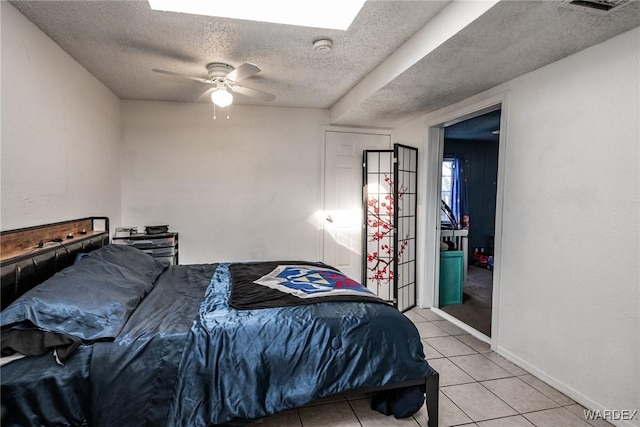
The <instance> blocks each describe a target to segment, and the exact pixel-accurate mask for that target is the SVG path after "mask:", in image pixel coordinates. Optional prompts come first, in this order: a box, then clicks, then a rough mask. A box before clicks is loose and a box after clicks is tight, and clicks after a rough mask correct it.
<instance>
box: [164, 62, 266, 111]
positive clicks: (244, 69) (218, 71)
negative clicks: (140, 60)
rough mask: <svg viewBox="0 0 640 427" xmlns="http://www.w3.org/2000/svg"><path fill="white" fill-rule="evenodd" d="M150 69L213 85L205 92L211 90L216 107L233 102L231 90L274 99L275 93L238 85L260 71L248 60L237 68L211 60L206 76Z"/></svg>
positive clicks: (255, 96) (263, 98) (264, 99)
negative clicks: (207, 75)
mask: <svg viewBox="0 0 640 427" xmlns="http://www.w3.org/2000/svg"><path fill="white" fill-rule="evenodd" d="M152 71H154V72H156V73H160V74H168V75H170V76H176V77H182V78H186V79H190V80H195V81H197V82H201V83H205V84H208V85H213V86H214V87H213V88H209V89H207V90H206V91H205V94H206V93H207V92H210V91H211V101H212V102H213V103H214V104H216V105H217V106H218V107H227V106H229V105H231V103H232V102H233V94H232V93H231V92H235V93H240V94H242V95H247V96H251V97H254V98H258V99H260V100H262V101H267V102H268V101H273V100H274V99H276V97H275V95H272V94H270V93H267V92H262V91H259V90H256V89H251V88H248V87H245V86H239V85H238V82H240V81H242V80H244V79H246V78H248V77H251V76H253V75H254V74H256V73H259V72H260V68H259V67H258V66H257V65H254V64H251V63H249V62H245V63H244V64H241V65H240V66H239V67H237V68H234V67H232V66H231V65H229V64H224V63H222V62H212V63H210V64H207V71H208V74H209V77H208V78H206V77H196V76H189V75H187V74H181V73H174V72H173V71H165V70H158V69H156V68H154V69H153V70H152ZM203 95H204V94H203ZM203 95H201V96H200V97H202V96H203Z"/></svg>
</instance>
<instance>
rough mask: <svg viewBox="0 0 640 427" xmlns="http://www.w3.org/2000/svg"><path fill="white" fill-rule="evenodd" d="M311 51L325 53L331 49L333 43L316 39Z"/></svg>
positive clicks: (329, 40)
mask: <svg viewBox="0 0 640 427" xmlns="http://www.w3.org/2000/svg"><path fill="white" fill-rule="evenodd" d="M313 49H314V50H315V51H316V52H321V53H327V52H331V49H333V42H332V41H331V39H318V40H316V41H314V42H313Z"/></svg>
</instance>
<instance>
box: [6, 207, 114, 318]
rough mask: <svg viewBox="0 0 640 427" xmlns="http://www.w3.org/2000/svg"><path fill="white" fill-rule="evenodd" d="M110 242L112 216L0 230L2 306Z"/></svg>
mask: <svg viewBox="0 0 640 427" xmlns="http://www.w3.org/2000/svg"><path fill="white" fill-rule="evenodd" d="M108 244H109V218H107V217H88V218H80V219H74V220H70V221H62V222H56V223H52V224H45V225H37V226H34V227H27V228H20V229H16V230H7V231H2V232H0V288H1V294H0V297H1V301H0V302H1V306H2V309H4V308H5V307H6V306H8V305H9V304H11V303H12V302H13V301H15V299H16V298H18V297H19V296H20V295H22V294H23V293H25V292H27V291H28V290H29V289H31V288H33V287H35V286H36V285H39V284H40V283H42V282H44V281H45V280H47V279H48V278H49V277H51V276H53V275H54V274H55V273H57V272H58V271H60V270H62V269H63V268H66V267H68V266H70V265H72V264H73V262H74V260H75V258H76V255H77V254H78V253H81V252H90V251H92V250H95V249H98V248H100V247H102V246H104V245H108Z"/></svg>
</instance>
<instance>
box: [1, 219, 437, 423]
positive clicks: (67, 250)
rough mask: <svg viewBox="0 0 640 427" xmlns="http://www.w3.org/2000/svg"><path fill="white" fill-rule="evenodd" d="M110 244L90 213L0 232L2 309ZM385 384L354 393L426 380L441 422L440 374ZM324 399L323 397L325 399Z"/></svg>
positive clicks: (102, 224)
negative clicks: (85, 255) (78, 259)
mask: <svg viewBox="0 0 640 427" xmlns="http://www.w3.org/2000/svg"><path fill="white" fill-rule="evenodd" d="M108 244H109V219H108V218H106V217H87V218H80V219H75V220H70V221H63V222H57V223H52V224H45V225H39V226H34V227H27V228H21V229H16V230H9V231H2V232H0V280H1V282H0V287H1V298H2V301H1V302H2V309H4V308H5V307H7V306H8V305H9V304H11V303H12V302H13V301H15V300H16V299H17V298H18V297H19V296H20V295H22V294H24V293H25V292H27V291H28V290H29V289H31V288H33V287H35V286H37V285H39V284H40V283H42V282H44V281H45V280H47V279H48V278H49V277H51V276H53V275H54V274H55V273H57V272H58V271H61V270H62V269H64V268H66V267H68V266H70V265H72V264H73V262H74V261H75V258H76V256H77V254H79V253H84V252H91V251H93V250H95V249H98V248H100V247H102V246H105V245H108ZM431 371H432V375H429V376H428V377H426V378H421V379H416V380H411V381H405V382H402V383H398V384H392V385H388V386H384V387H372V388H366V389H357V390H351V391H349V392H348V393H341V395H343V394H348V395H353V394H354V393H355V394H359V395H360V394H368V393H373V392H376V391H383V390H393V389H396V388H402V387H408V386H415V385H422V384H425V386H426V396H427V398H426V403H427V413H428V415H429V420H428V426H429V427H437V426H438V401H439V396H438V389H439V375H438V373H437V372H436V371H435V370H434V369H433V368H431ZM323 400H324V399H323Z"/></svg>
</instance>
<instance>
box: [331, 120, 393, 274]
mask: <svg viewBox="0 0 640 427" xmlns="http://www.w3.org/2000/svg"><path fill="white" fill-rule="evenodd" d="M390 147H391V136H390V135H379V134H367V133H352V132H337V131H326V132H325V163H324V164H325V170H324V228H323V231H324V232H323V257H324V258H323V260H324V262H325V263H327V264H329V265H332V266H334V267H336V268H339V269H340V270H341V271H342V272H343V273H344V274H346V275H347V276H349V277H350V278H352V279H354V280H356V281H358V282H360V281H362V261H363V258H362V257H363V256H364V255H363V249H362V228H363V212H362V162H363V159H362V152H363V151H364V150H384V149H389V148H390Z"/></svg>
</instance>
